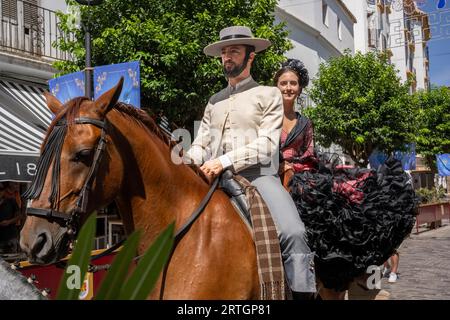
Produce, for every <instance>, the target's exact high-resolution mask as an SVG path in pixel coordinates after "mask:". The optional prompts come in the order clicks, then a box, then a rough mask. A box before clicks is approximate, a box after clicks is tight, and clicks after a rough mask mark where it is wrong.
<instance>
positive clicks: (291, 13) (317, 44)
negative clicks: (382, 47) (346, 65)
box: [275, 0, 354, 78]
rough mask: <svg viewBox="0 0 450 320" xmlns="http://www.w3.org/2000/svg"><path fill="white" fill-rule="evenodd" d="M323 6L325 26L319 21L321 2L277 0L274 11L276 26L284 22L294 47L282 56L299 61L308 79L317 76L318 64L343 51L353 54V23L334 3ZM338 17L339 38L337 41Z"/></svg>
mask: <svg viewBox="0 0 450 320" xmlns="http://www.w3.org/2000/svg"><path fill="white" fill-rule="evenodd" d="M326 3H327V5H328V27H327V26H326V25H324V24H323V21H322V2H321V1H311V0H300V1H298V0H297V1H294V0H281V1H280V2H279V4H278V6H277V8H276V10H275V19H276V23H279V22H285V23H286V29H287V30H289V35H288V38H289V39H290V40H291V42H292V44H293V46H294V48H293V49H292V50H290V51H289V52H287V53H286V56H287V57H289V58H297V59H300V60H302V61H303V62H304V63H305V66H306V68H307V69H308V71H309V74H310V77H311V78H314V77H315V75H316V74H317V71H318V70H319V64H320V63H322V62H324V61H327V60H328V59H330V58H331V57H336V56H339V55H341V54H342V53H343V51H344V50H345V49H347V48H348V49H350V51H351V52H354V37H353V21H352V20H351V18H349V17H348V15H347V14H346V13H345V12H344V11H343V9H342V8H341V7H340V6H339V5H338V4H337V3H336V1H331V0H330V1H326ZM338 18H339V19H340V20H341V35H342V39H339V38H338V24H337V20H338Z"/></svg>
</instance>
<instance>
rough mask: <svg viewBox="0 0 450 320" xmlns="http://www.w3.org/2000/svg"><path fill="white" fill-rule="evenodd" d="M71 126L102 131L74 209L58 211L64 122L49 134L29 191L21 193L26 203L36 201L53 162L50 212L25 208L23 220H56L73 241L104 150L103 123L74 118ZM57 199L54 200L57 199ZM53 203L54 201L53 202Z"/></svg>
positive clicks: (64, 133)
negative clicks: (96, 128) (24, 218)
mask: <svg viewBox="0 0 450 320" xmlns="http://www.w3.org/2000/svg"><path fill="white" fill-rule="evenodd" d="M72 123H73V124H90V125H94V126H96V127H98V128H100V129H101V130H102V132H101V136H100V139H99V141H98V143H97V147H96V149H95V153H94V156H93V161H92V164H91V167H90V169H89V173H88V175H87V178H86V180H85V182H84V185H83V187H82V188H81V190H80V192H79V193H78V194H79V197H78V200H77V202H76V205H75V207H74V208H73V209H72V211H71V212H69V213H66V212H60V211H58V210H59V202H60V199H59V174H60V172H59V163H60V160H61V150H62V145H63V143H64V138H65V136H66V133H67V127H68V123H67V121H66V120H64V119H63V120H60V121H58V122H57V123H56V125H55V127H54V128H53V130H52V132H51V133H50V134H49V138H48V140H47V143H46V145H45V146H44V149H43V151H42V154H41V157H40V158H39V161H38V165H37V171H36V176H35V178H34V179H33V182H32V184H31V186H30V188H29V189H28V190H27V191H26V192H25V194H24V197H25V198H28V199H35V198H37V197H39V195H40V194H41V192H42V189H43V185H44V183H45V178H46V173H47V171H48V169H49V166H50V164H51V162H52V160H54V166H53V172H52V193H51V195H50V197H49V201H50V203H51V208H50V209H41V208H31V207H29V208H27V216H37V217H41V218H45V219H48V220H50V219H55V220H60V221H62V222H63V224H64V225H65V226H66V227H67V229H68V231H67V233H68V235H69V236H70V237H72V238H75V237H76V234H77V232H78V229H79V224H80V216H81V215H83V214H85V213H86V210H87V204H88V200H89V193H90V191H91V189H92V183H93V181H94V178H95V176H96V174H97V171H98V168H99V164H100V161H101V158H102V155H103V153H104V150H105V148H106V143H107V141H106V129H107V126H108V125H107V124H108V123H107V120H106V119H105V120H103V121H102V120H97V119H93V118H87V117H78V118H75V119H74V120H73V122H72ZM57 198H58V199H57ZM55 200H57V201H55Z"/></svg>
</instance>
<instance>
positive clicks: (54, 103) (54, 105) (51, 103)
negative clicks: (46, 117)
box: [44, 91, 64, 115]
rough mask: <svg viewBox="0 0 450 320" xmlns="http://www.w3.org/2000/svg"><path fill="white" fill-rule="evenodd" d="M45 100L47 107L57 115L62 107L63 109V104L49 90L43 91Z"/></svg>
mask: <svg viewBox="0 0 450 320" xmlns="http://www.w3.org/2000/svg"><path fill="white" fill-rule="evenodd" d="M44 97H45V100H47V107H48V108H49V109H50V110H51V111H52V112H53V114H55V115H57V114H58V113H59V112H60V111H61V110H62V109H64V106H63V104H62V103H61V102H60V101H59V100H58V99H57V98H56V97H55V96H54V95H52V94H51V93H50V92H48V91H44Z"/></svg>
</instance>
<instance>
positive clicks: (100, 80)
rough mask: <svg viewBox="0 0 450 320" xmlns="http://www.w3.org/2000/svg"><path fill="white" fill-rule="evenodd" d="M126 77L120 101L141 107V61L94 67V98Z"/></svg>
mask: <svg viewBox="0 0 450 320" xmlns="http://www.w3.org/2000/svg"><path fill="white" fill-rule="evenodd" d="M122 76H123V77H124V83H123V89H122V94H121V95H120V97H119V101H122V102H125V103H128V104H132V105H133V106H135V107H137V108H140V107H141V91H140V70H139V61H132V62H125V63H118V64H111V65H106V66H99V67H95V68H94V88H95V90H94V99H97V98H98V97H99V96H101V95H102V93H104V92H106V91H108V90H109V89H111V88H112V87H114V86H115V85H116V84H117V82H119V79H120V77H122Z"/></svg>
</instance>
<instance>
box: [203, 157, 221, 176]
mask: <svg viewBox="0 0 450 320" xmlns="http://www.w3.org/2000/svg"><path fill="white" fill-rule="evenodd" d="M200 169H201V170H202V171H203V173H204V174H205V175H206V176H207V177H208V178H209V179H210V180H213V179H214V178H215V177H217V176H218V175H219V174H220V173H221V172H222V171H223V167H222V163H220V160H219V159H214V160H209V161H206V162H205V163H204V164H203V165H202V166H201V167H200Z"/></svg>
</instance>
